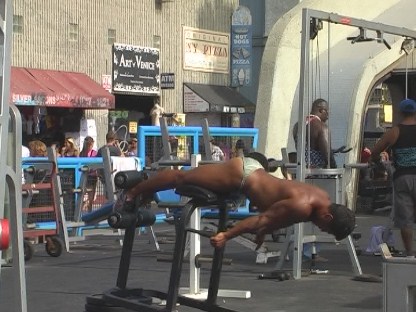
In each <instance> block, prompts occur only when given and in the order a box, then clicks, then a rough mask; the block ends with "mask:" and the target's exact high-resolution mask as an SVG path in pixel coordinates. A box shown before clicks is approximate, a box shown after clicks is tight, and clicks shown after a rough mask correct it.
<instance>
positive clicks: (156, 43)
mask: <svg viewBox="0 0 416 312" xmlns="http://www.w3.org/2000/svg"><path fill="white" fill-rule="evenodd" d="M153 48H155V49H160V36H156V35H153Z"/></svg>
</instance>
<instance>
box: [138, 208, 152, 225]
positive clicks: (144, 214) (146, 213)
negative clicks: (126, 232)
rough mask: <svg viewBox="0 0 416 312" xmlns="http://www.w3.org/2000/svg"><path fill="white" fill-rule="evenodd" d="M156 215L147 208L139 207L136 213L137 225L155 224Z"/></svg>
mask: <svg viewBox="0 0 416 312" xmlns="http://www.w3.org/2000/svg"><path fill="white" fill-rule="evenodd" d="M155 222H156V215H155V214H154V213H153V212H152V211H150V210H149V209H140V210H139V212H138V215H137V226H150V225H153V224H155Z"/></svg>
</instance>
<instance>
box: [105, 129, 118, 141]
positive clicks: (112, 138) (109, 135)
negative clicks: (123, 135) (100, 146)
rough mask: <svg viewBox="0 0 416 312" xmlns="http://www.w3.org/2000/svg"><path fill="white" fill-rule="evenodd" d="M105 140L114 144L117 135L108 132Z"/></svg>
mask: <svg viewBox="0 0 416 312" xmlns="http://www.w3.org/2000/svg"><path fill="white" fill-rule="evenodd" d="M105 140H106V142H107V143H112V142H114V141H115V140H116V135H115V133H114V132H113V131H108V132H107V134H106V136H105Z"/></svg>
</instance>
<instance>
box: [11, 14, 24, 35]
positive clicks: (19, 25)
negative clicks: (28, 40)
mask: <svg viewBox="0 0 416 312" xmlns="http://www.w3.org/2000/svg"><path fill="white" fill-rule="evenodd" d="M13 32H14V33H17V34H22V33H23V16H22V15H13Z"/></svg>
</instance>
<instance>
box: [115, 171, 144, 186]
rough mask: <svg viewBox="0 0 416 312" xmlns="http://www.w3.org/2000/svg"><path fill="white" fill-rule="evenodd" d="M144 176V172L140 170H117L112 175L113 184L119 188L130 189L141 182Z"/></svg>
mask: <svg viewBox="0 0 416 312" xmlns="http://www.w3.org/2000/svg"><path fill="white" fill-rule="evenodd" d="M145 178H146V174H145V173H143V172H142V171H137V170H127V171H119V172H117V173H116V175H115V177H114V185H115V186H116V187H118V188H121V189H125V190H126V189H130V188H132V187H133V186H135V185H136V184H138V183H140V182H142V181H143V180H144V179H145Z"/></svg>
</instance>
